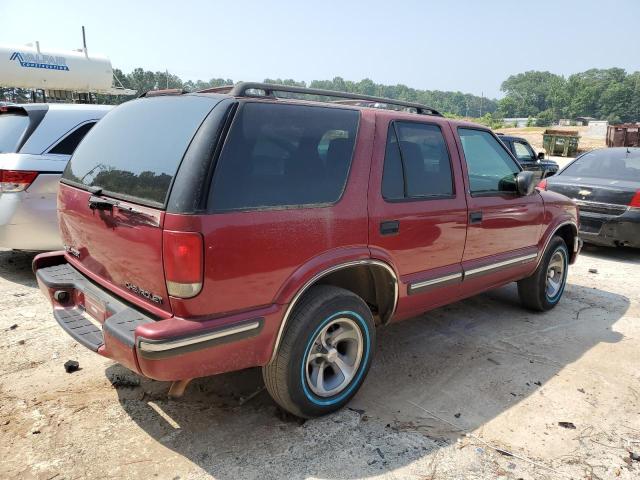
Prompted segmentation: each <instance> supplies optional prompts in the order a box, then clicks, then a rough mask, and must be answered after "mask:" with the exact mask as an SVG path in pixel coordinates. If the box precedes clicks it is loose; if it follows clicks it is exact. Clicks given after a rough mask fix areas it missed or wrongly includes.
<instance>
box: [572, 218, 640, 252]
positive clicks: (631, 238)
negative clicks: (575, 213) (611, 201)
mask: <svg viewBox="0 0 640 480" xmlns="http://www.w3.org/2000/svg"><path fill="white" fill-rule="evenodd" d="M580 237H582V239H583V240H584V241H585V242H586V243H592V244H594V245H602V246H607V247H619V246H627V247H635V248H640V209H635V208H630V209H629V210H627V211H626V212H625V213H623V214H622V215H605V214H599V213H593V212H583V211H581V212H580Z"/></svg>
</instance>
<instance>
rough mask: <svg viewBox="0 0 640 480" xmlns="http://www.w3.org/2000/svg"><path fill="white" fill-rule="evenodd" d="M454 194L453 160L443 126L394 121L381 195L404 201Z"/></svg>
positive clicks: (386, 154) (388, 136) (385, 162)
mask: <svg viewBox="0 0 640 480" xmlns="http://www.w3.org/2000/svg"><path fill="white" fill-rule="evenodd" d="M452 195H453V182H452V176H451V160H450V159H449V152H448V150H447V144H446V142H445V139H444V137H443V135H442V131H441V130H440V127H438V126H437V125H431V124H426V123H413V122H392V123H391V124H390V125H389V132H388V134H387V148H386V152H385V157H384V169H383V173H382V196H383V197H384V198H385V199H387V200H402V199H416V198H442V197H450V196H452Z"/></svg>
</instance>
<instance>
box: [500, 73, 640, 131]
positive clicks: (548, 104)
mask: <svg viewBox="0 0 640 480" xmlns="http://www.w3.org/2000/svg"><path fill="white" fill-rule="evenodd" d="M501 89H502V91H504V92H505V94H506V95H505V97H504V98H503V99H501V100H500V101H499V102H498V112H499V113H500V114H502V115H503V116H505V117H515V116H525V115H526V116H533V117H539V116H540V114H541V113H542V112H545V113H544V116H543V120H542V121H543V122H544V123H546V122H547V121H549V118H551V122H555V121H557V120H559V119H560V118H575V117H578V116H581V117H594V118H598V119H602V118H606V119H609V118H611V119H614V120H618V121H624V122H632V121H638V120H640V72H634V73H631V74H628V73H627V72H626V71H625V70H623V69H621V68H609V69H605V70H601V69H591V70H587V71H586V72H581V73H576V74H574V75H571V76H569V77H568V78H567V79H565V78H564V77H561V76H559V75H554V74H553V73H550V72H537V71H531V72H525V73H520V74H518V75H512V76H511V77H509V78H508V79H507V80H505V81H504V82H503V83H502V87H501Z"/></svg>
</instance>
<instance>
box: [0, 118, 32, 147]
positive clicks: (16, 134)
mask: <svg viewBox="0 0 640 480" xmlns="http://www.w3.org/2000/svg"><path fill="white" fill-rule="evenodd" d="M28 126H29V117H28V116H27V115H19V114H14V113H8V114H2V115H0V153H15V152H16V150H17V148H18V143H19V142H20V139H21V138H22V135H23V134H24V132H25V131H26V130H27V127H28Z"/></svg>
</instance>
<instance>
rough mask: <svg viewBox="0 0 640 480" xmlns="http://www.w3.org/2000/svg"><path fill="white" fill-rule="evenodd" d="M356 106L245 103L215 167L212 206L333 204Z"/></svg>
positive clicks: (343, 176)
mask: <svg viewBox="0 0 640 480" xmlns="http://www.w3.org/2000/svg"><path fill="white" fill-rule="evenodd" d="M358 119H359V113H358V112H357V111H355V110H347V109H338V108H327V107H308V106H300V105H274V104H272V103H246V104H244V106H243V107H242V109H241V110H240V112H239V113H238V115H237V116H236V118H235V120H234V122H233V125H232V127H231V131H230V132H229V137H228V139H227V141H226V143H225V145H224V147H223V149H222V153H221V155H220V158H219V160H218V164H217V166H216V172H215V175H214V179H213V187H212V189H211V198H210V205H211V208H212V210H214V211H233V210H250V209H259V208H288V207H296V206H305V205H307V206H308V205H322V204H331V203H334V202H336V201H338V199H339V198H340V196H341V194H342V191H343V190H344V186H345V183H346V180H347V175H348V173H349V167H350V165H351V156H352V154H353V148H354V145H355V140H356V132H357V128H358Z"/></svg>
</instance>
